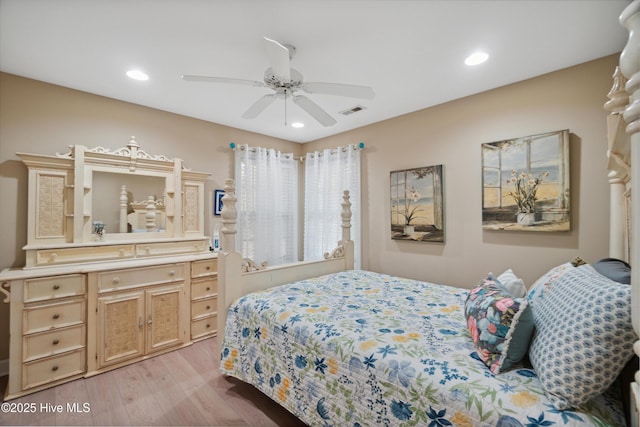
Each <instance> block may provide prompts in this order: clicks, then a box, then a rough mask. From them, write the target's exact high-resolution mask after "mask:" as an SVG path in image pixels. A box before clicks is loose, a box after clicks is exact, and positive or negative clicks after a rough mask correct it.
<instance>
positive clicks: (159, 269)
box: [98, 263, 186, 291]
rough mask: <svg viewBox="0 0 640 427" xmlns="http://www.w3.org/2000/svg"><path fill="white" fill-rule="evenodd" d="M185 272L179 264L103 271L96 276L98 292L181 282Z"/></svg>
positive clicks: (182, 265)
mask: <svg viewBox="0 0 640 427" xmlns="http://www.w3.org/2000/svg"><path fill="white" fill-rule="evenodd" d="M185 270H186V268H185V264H183V263H181V264H169V265H166V264H165V265H159V266H154V267H141V268H129V269H125V270H112V271H105V272H103V273H99V274H98V290H99V291H116V290H119V289H127V288H131V287H138V286H146V285H155V284H159V283H168V282H176V281H182V280H184V278H185Z"/></svg>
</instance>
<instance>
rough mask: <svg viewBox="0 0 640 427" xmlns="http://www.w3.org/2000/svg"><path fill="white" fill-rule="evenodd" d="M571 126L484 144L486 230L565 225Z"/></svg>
mask: <svg viewBox="0 0 640 427" xmlns="http://www.w3.org/2000/svg"><path fill="white" fill-rule="evenodd" d="M569 196H570V191H569V131H568V130H561V131H556V132H549V133H544V134H539V135H531V136H525V137H522V138H516V139H509V140H505V141H498V142H491V143H486V144H482V227H483V228H484V229H485V230H513V231H569V230H570V229H571V224H570V218H571V216H570V209H569V202H570V197H569Z"/></svg>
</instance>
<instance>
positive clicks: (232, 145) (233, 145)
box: [229, 141, 364, 162]
mask: <svg viewBox="0 0 640 427" xmlns="http://www.w3.org/2000/svg"><path fill="white" fill-rule="evenodd" d="M349 146H352V147H353V149H354V150H360V151H362V150H364V142H362V141H360V142H359V143H358V144H350V145H349ZM349 146H347V147H338V148H333V149H330V153H335V152H336V150H338V149H342V151H343V152H344V151H346V150H347V149H348V148H349ZM241 147H244V146H243V145H238V144H236V143H235V142H231V143H229V148H231V149H232V150H234V151H235V150H236V149H242V148H241ZM249 150H250V151H251V152H255V151H256V148H255V147H249ZM286 154H291V153H286ZM286 154H285V155H286ZM307 154H310V153H307ZM307 154H305V155H304V156H302V157H295V156H294V157H293V159H294V160H299V161H300V162H304V158H305V157H306V155H307ZM312 154H315V153H312ZM321 155H322V153H320V152H318V156H321Z"/></svg>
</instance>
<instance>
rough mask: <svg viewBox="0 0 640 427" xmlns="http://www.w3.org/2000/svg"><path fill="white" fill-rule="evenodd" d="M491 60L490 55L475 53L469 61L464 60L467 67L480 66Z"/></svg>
mask: <svg viewBox="0 0 640 427" xmlns="http://www.w3.org/2000/svg"><path fill="white" fill-rule="evenodd" d="M487 59H489V54H487V53H485V52H474V53H472V54H471V55H469V57H467V59H465V60H464V63H465V64H467V65H479V64H482V63H483V62H485V61H486V60H487Z"/></svg>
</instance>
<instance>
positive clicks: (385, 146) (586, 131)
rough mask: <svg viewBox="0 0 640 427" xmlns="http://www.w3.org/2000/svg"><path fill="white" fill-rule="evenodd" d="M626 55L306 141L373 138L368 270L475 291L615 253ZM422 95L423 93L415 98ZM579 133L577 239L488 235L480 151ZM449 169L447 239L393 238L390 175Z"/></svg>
mask: <svg viewBox="0 0 640 427" xmlns="http://www.w3.org/2000/svg"><path fill="white" fill-rule="evenodd" d="M616 63H617V55H615V56H610V57H606V58H602V59H599V60H596V61H592V62H589V63H586V64H583V65H579V66H576V67H572V68H569V69H565V70H562V71H558V72H555V73H551V74H547V75H544V76H540V77H537V78H534V79H531V80H527V81H524V82H520V83H517V84H512V85H509V86H506V87H502V88H498V89H495V90H492V91H488V92H484V93H481V94H477V95H474V96H470V97H467V98H464V99H459V100H456V101H453V102H449V103H446V104H442V105H439V106H436V107H433V108H428V109H425V110H421V111H417V112H414V113H411V114H407V115H404V116H402V117H397V118H394V119H390V120H387V121H384V122H379V123H376V124H373V125H370V126H366V127H363V128H360V129H356V130H353V131H350V132H345V133H343V134H340V135H338V136H333V137H330V138H326V139H323V140H318V141H314V142H312V143H309V144H305V151H311V150H316V149H321V148H328V147H335V146H342V145H345V144H350V143H357V142H359V141H364V142H365V144H366V148H365V150H364V151H363V156H362V162H363V189H362V194H363V233H362V235H363V248H364V253H363V260H364V262H363V268H365V269H369V270H374V271H379V272H383V273H389V274H394V275H400V276H405V277H410V278H415V279H421V280H427V281H434V282H437V283H445V284H450V285H457V286H462V287H470V286H472V285H473V284H474V283H475V282H477V281H478V280H479V279H480V278H481V277H482V275H483V274H486V273H487V272H489V271H493V272H495V273H497V274H499V273H501V272H502V271H503V270H504V269H506V268H513V269H514V271H515V272H516V273H517V274H519V275H521V276H522V277H523V278H524V279H525V282H526V283H527V285H530V284H531V283H532V282H533V281H534V280H535V279H536V278H537V277H539V276H540V275H541V274H542V273H544V272H545V271H546V270H547V269H548V268H549V267H551V266H554V265H557V264H559V263H562V262H564V261H567V260H571V259H573V258H574V257H576V256H581V257H583V258H584V259H586V260H588V261H595V260H597V259H599V258H602V257H605V256H606V255H607V252H608V242H609V237H608V218H609V211H608V198H609V187H608V185H609V184H608V182H607V170H606V166H607V160H606V150H607V142H606V126H605V124H606V118H605V117H606V113H605V111H604V110H603V104H604V102H605V101H606V100H607V97H606V94H607V93H608V91H609V89H610V88H611V83H612V80H611V75H612V74H613V70H614V67H615V64H616ZM416 96H420V95H419V94H416ZM562 129H569V130H570V132H571V139H570V149H571V165H570V166H571V209H572V215H571V221H572V224H571V225H572V231H570V232H568V233H566V232H565V233H553V234H545V233H528V232H499V231H493V232H490V231H483V230H482V218H481V206H482V205H481V164H480V161H481V158H480V147H481V144H482V143H484V142H493V141H499V140H503V139H509V138H515V137H520V136H526V135H532V134H537V133H543V132H547V131H555V130H562ZM436 164H443V165H444V192H445V194H444V200H445V227H446V236H445V243H444V244H438V243H418V242H406V241H397V240H392V239H391V233H390V207H389V172H390V171H393V170H401V169H406V168H413V167H419V166H428V165H436Z"/></svg>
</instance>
